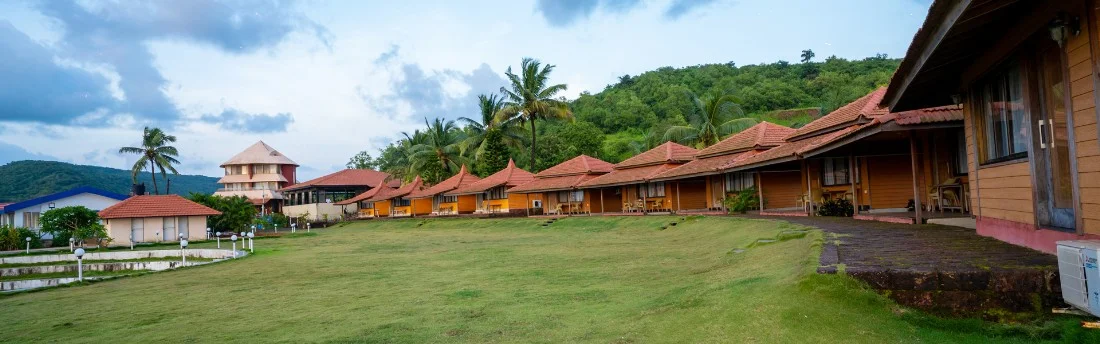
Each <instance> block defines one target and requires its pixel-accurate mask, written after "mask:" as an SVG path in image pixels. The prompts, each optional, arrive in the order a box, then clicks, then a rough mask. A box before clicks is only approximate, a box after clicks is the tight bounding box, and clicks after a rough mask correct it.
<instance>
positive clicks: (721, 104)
mask: <svg viewBox="0 0 1100 344" xmlns="http://www.w3.org/2000/svg"><path fill="white" fill-rule="evenodd" d="M689 96H690V97H691V103H692V108H691V112H690V113H688V125H686V126H683V125H678V126H673V127H670V128H668V130H667V131H665V140H666V141H675V142H677V143H680V144H684V145H688V146H695V147H696V148H703V147H707V146H710V145H713V144H715V143H718V141H721V140H722V139H723V138H725V137H726V136H729V135H732V134H734V133H737V132H740V131H741V130H745V128H748V127H751V126H753V125H754V124H756V120H755V119H752V118H749V117H746V116H745V113H744V112H743V111H741V107H740V105H738V99H737V97H735V96H734V95H732V94H729V93H711V94H707V95H704V96H703V98H699V97H697V96H695V95H694V94H689Z"/></svg>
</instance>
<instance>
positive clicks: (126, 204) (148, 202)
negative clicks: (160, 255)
mask: <svg viewBox="0 0 1100 344" xmlns="http://www.w3.org/2000/svg"><path fill="white" fill-rule="evenodd" d="M214 215H221V212H220V211H217V210H214V209H211V208H209V207H207V206H205V205H202V204H198V203H195V202H192V201H189V200H187V199H186V198H183V197H180V196H179V195H144V196H133V197H130V198H127V199H126V200H124V201H122V202H119V203H116V204H115V205H112V206H110V207H107V209H103V210H101V211H100V212H99V217H101V218H104V219H121V218H135V217H165V216H214Z"/></svg>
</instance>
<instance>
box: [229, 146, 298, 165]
mask: <svg viewBox="0 0 1100 344" xmlns="http://www.w3.org/2000/svg"><path fill="white" fill-rule="evenodd" d="M247 164H279V165H294V166H298V163H296V162H294V161H293V160H290V158H287V157H286V156H285V155H283V154H282V153H279V151H277V150H275V148H271V146H268V145H267V144H266V143H264V142H263V141H259V142H256V143H255V144H253V145H251V146H249V147H248V148H245V149H244V151H241V152H240V153H237V155H234V156H233V157H232V158H229V160H227V161H226V162H223V163H222V164H221V166H220V167H225V166H229V165H247Z"/></svg>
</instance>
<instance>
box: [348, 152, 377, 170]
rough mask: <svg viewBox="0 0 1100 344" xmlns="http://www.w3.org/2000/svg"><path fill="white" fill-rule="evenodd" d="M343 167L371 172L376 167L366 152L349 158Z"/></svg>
mask: <svg viewBox="0 0 1100 344" xmlns="http://www.w3.org/2000/svg"><path fill="white" fill-rule="evenodd" d="M345 166H346V167H347V168H350V169H357V170H373V169H375V168H377V167H378V166H377V165H376V163H375V161H374V159H373V158H371V156H370V153H368V152H367V151H362V152H359V153H357V154H355V156H353V157H351V159H349V160H348V163H347V165H345Z"/></svg>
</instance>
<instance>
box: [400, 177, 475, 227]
mask: <svg viewBox="0 0 1100 344" xmlns="http://www.w3.org/2000/svg"><path fill="white" fill-rule="evenodd" d="M479 180H481V178H478V176H476V175H474V174H473V173H470V171H469V170H467V169H466V165H462V168H460V169H459V170H458V173H457V174H455V175H453V176H451V177H450V178H447V179H446V180H444V181H442V182H439V183H438V184H435V185H433V186H431V187H429V188H425V189H423V190H416V191H413V192H411V193H410V194H409V198H410V199H412V211H413V215H428V214H435V215H453V214H470V213H473V212H474V210H475V209H476V208H477V197H475V196H474V195H465V196H447V195H446V193H447V192H450V191H453V190H455V189H458V188H460V187H464V186H467V185H470V184H473V183H475V182H477V181H479Z"/></svg>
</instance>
